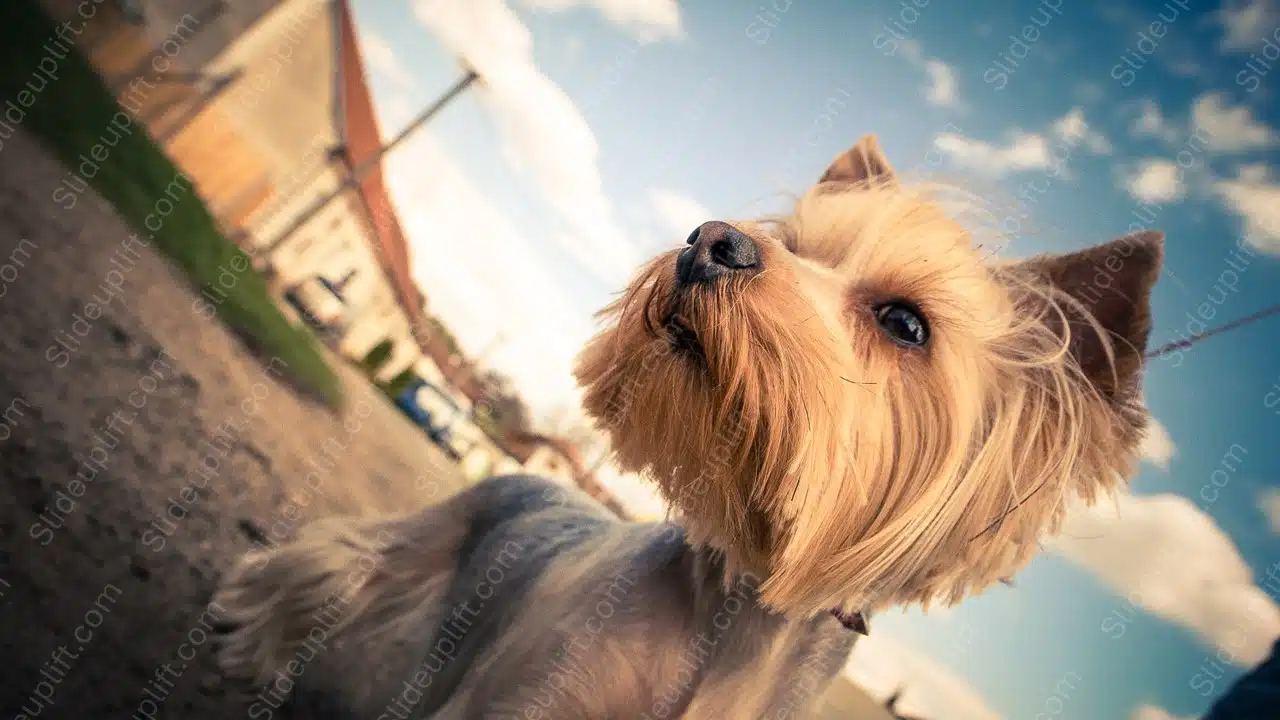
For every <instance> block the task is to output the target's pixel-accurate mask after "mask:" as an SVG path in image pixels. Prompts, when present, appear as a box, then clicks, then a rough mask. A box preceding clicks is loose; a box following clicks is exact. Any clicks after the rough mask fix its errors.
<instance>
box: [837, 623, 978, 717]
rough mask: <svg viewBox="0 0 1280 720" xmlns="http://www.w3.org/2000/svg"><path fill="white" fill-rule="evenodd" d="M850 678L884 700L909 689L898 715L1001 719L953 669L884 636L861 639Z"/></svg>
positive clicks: (848, 670) (847, 670)
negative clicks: (899, 691) (896, 691)
mask: <svg viewBox="0 0 1280 720" xmlns="http://www.w3.org/2000/svg"><path fill="white" fill-rule="evenodd" d="M845 674H846V675H848V676H849V677H850V678H852V679H853V681H854V682H856V683H858V684H859V685H861V686H862V687H863V688H864V689H866V691H867V692H868V693H870V694H871V695H873V696H875V697H877V698H879V699H881V700H884V699H885V698H887V697H888V696H889V695H890V694H891V693H893V692H894V691H895V690H898V689H903V693H902V698H901V701H900V702H899V703H898V711H899V712H901V713H902V714H904V715H918V716H923V717H929V718H938V717H945V718H948V719H949V720H996V719H997V718H999V717H1000V715H999V714H998V713H997V712H996V711H995V710H993V709H992V708H991V706H990V705H988V704H987V701H986V699H984V698H983V697H982V695H981V693H979V692H978V691H977V690H976V689H975V688H974V687H973V686H972V685H970V684H969V683H968V682H967V681H966V680H964V679H963V678H962V677H960V675H959V674H957V673H956V672H955V671H954V670H952V669H951V668H949V667H947V666H945V665H943V664H941V663H939V662H938V661H936V660H933V659H932V658H929V657H928V656H926V655H924V654H923V653H920V652H918V651H916V650H914V649H912V648H910V647H907V646H906V645H904V644H902V643H900V642H895V641H894V640H893V639H892V638H890V637H888V636H887V635H886V634H884V633H872V634H870V635H867V636H866V637H860V638H858V642H857V643H856V644H855V645H854V646H853V655H852V657H850V658H849V662H848V664H847V665H845Z"/></svg>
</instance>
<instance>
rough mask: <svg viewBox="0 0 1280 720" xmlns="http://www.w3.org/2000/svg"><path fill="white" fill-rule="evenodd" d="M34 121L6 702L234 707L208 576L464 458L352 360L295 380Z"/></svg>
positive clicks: (394, 495)
mask: <svg viewBox="0 0 1280 720" xmlns="http://www.w3.org/2000/svg"><path fill="white" fill-rule="evenodd" d="M62 175H63V169H62V167H61V166H60V165H59V164H58V163H57V161H56V160H54V159H53V157H52V155H51V154H50V153H48V152H47V151H46V150H45V149H44V148H42V147H40V146H39V145H38V144H37V143H36V142H35V141H34V140H32V139H31V138H30V137H29V136H25V135H21V134H19V135H17V136H15V137H13V138H10V139H7V140H5V141H4V146H3V152H0V474H2V475H3V480H2V482H3V486H4V487H5V488H6V490H7V491H6V492H3V493H0V657H2V658H3V659H2V660H0V662H3V667H4V670H3V672H0V712H3V713H4V715H3V717H4V718H22V717H28V718H36V717H41V718H74V719H77V720H79V719H86V720H87V719H91V718H94V719H96V718H131V717H138V718H192V719H195V718H226V717H238V716H240V715H241V714H242V713H243V712H244V711H243V708H241V707H240V706H239V705H236V704H234V703H233V702H231V701H230V700H228V699H226V698H224V697H221V696H220V695H219V694H218V693H217V692H216V691H208V690H201V684H202V681H203V680H204V679H205V676H206V675H207V673H208V671H209V669H210V667H211V664H210V649H211V648H210V644H209V643H208V641H207V637H208V636H207V634H206V629H207V627H208V625H209V623H210V619H209V618H208V617H207V616H206V617H202V612H203V611H204V608H205V603H206V602H207V600H208V597H209V595H210V592H211V590H212V587H213V583H214V581H215V579H216V578H217V576H218V573H219V572H221V571H222V570H223V569H224V568H225V567H226V566H227V565H228V563H229V562H230V561H231V560H232V559H233V558H234V557H235V556H236V555H237V554H239V553H241V552H243V551H244V550H246V549H249V548H250V547H252V545H253V543H254V542H260V543H261V542H272V541H273V540H274V539H278V538H283V537H285V536H287V535H289V534H290V533H292V531H293V530H294V529H295V528H297V527H298V526H299V525H300V524H302V523H303V522H305V521H307V520H308V519H311V518H315V517H319V516H322V515H325V514H332V513H335V512H343V513H348V512H350V513H363V512H377V511H385V510H391V509H404V508H409V507H413V506H418V505H424V504H427V503H429V502H432V501H436V500H439V499H442V498H443V497H444V496H445V495H447V494H448V493H449V492H450V491H451V490H453V489H455V488H456V487H458V486H459V485H460V483H461V479H460V476H459V474H458V473H457V471H456V469H455V468H454V467H453V466H452V465H451V464H450V463H449V462H448V461H447V460H445V459H444V457H443V456H442V455H441V454H440V453H439V452H438V451H437V450H436V448H434V447H433V446H432V445H431V444H430V443H429V442H428V441H427V440H426V438H425V436H423V435H422V434H421V433H420V432H418V431H417V430H416V429H415V428H414V427H413V426H412V425H410V424H409V423H408V422H407V421H405V420H404V419H403V418H402V417H401V416H400V415H399V413H397V412H396V410H395V409H394V408H393V407H392V406H391V405H390V404H389V403H388V402H387V401H386V400H385V399H383V398H382V397H381V396H380V395H378V394H376V393H375V392H373V391H372V389H371V388H370V387H369V386H368V385H367V384H366V383H364V382H363V380H361V379H360V378H359V377H357V376H356V375H355V374H354V373H353V372H351V371H350V370H349V369H347V368H346V367H345V366H343V367H340V368H338V369H339V371H340V372H341V373H343V380H344V385H345V386H346V396H347V399H348V402H347V404H346V408H345V409H344V411H343V413H342V416H341V417H339V416H337V415H335V414H334V413H331V412H330V411H328V410H326V409H324V408H322V407H319V406H317V405H314V404H311V403H310V402H308V401H306V400H304V399H301V398H299V397H298V396H297V395H296V394H295V393H294V392H292V391H291V389H290V388H289V387H288V386H287V385H284V384H282V383H281V382H280V381H279V379H278V370H279V364H278V363H277V364H275V365H272V364H271V363H267V362H263V361H259V360H257V359H255V358H254V357H253V356H251V355H250V354H249V353H248V352H247V350H246V349H245V348H244V346H243V345H242V344H241V343H240V342H239V341H238V340H237V339H236V337H235V336H234V335H232V334H231V333H230V332H228V331H227V330H226V329H225V328H224V327H222V326H221V325H220V324H218V323H217V322H216V321H214V320H211V319H209V318H208V317H205V316H204V315H205V314H204V313H202V312H200V308H201V307H202V306H199V305H197V304H196V300H197V297H198V296H197V295H196V293H194V292H193V291H192V289H191V288H190V286H188V285H187V284H186V283H185V282H184V280H183V278H182V277H181V276H180V275H179V274H178V273H177V272H176V271H175V270H173V269H172V268H171V267H170V266H169V265H168V264H166V262H165V261H164V260H163V259H162V258H160V257H158V256H156V255H155V254H154V253H153V252H152V251H151V250H149V249H147V248H146V247H143V246H142V245H140V244H138V243H135V242H132V241H131V240H130V239H129V237H130V232H131V231H130V229H129V228H128V227H127V226H126V225H125V224H124V223H123V221H122V220H120V218H118V217H117V216H116V215H115V214H114V213H113V211H112V210H111V209H110V207H109V206H105V205H104V204H103V203H101V201H100V200H98V199H97V198H96V196H93V195H92V193H89V194H86V195H85V196H84V197H82V198H81V201H80V202H78V203H77V204H76V206H75V207H74V208H73V209H71V210H63V209H62V208H61V207H60V206H59V205H58V204H57V203H55V202H54V201H53V200H52V198H51V193H52V191H53V189H54V188H55V187H56V186H57V185H58V183H59V182H60V179H61V177H62Z"/></svg>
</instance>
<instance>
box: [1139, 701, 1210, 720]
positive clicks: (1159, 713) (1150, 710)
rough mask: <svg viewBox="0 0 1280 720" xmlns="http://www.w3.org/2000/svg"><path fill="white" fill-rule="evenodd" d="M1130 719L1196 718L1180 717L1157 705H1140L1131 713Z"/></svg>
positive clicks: (1167, 719) (1186, 719) (1182, 719)
mask: <svg viewBox="0 0 1280 720" xmlns="http://www.w3.org/2000/svg"><path fill="white" fill-rule="evenodd" d="M1129 720H1194V718H1189V717H1178V716H1176V715H1174V714H1172V713H1170V712H1169V711H1168V710H1165V709H1164V708H1161V707H1156V706H1155V705H1139V706H1138V707H1136V708H1134V710H1133V713H1132V714H1130V715H1129Z"/></svg>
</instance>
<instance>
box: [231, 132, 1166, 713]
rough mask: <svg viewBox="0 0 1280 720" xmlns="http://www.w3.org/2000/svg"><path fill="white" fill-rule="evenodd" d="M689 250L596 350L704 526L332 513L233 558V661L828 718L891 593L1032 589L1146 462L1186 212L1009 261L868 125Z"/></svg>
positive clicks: (626, 300)
mask: <svg viewBox="0 0 1280 720" xmlns="http://www.w3.org/2000/svg"><path fill="white" fill-rule="evenodd" d="M687 242H688V247H686V248H683V249H680V250H673V251H671V252H668V253H664V254H663V255H661V256H659V257H658V258H656V259H655V260H654V261H653V262H651V263H650V264H649V265H648V266H646V267H645V268H643V269H642V270H641V272H640V273H639V274H638V275H637V277H636V279H635V280H634V281H633V282H632V284H631V286H630V287H629V288H628V289H627V291H626V293H625V294H624V296H623V297H622V298H621V299H620V300H619V301H618V302H616V303H614V304H613V305H611V306H610V307H609V308H606V310H605V311H604V312H603V317H604V318H606V319H607V320H609V321H610V325H609V326H608V327H607V328H606V329H605V330H604V331H603V332H601V333H600V334H599V335H598V336H597V337H596V338H595V339H593V340H592V341H591V343H590V344H588V346H587V348H586V349H585V350H584V352H583V353H582V355H581V356H580V358H579V361H578V365H577V368H576V373H577V377H578V380H579V382H580V383H581V385H582V386H583V388H584V390H585V393H584V396H583V405H584V408H585V409H586V411H587V412H588V414H590V415H591V416H592V417H593V418H594V419H595V421H596V423H597V425H598V426H599V427H600V428H601V429H602V430H604V431H605V432H606V433H607V434H608V435H609V438H610V440H611V442H612V448H613V452H614V457H615V459H616V460H617V463H618V465H619V467H620V468H621V469H622V470H624V471H630V472H637V473H644V474H646V475H647V476H648V477H650V478H651V479H652V480H654V481H655V483H656V484H657V486H658V487H659V489H660V490H661V491H662V493H663V494H664V495H665V496H666V498H667V500H668V501H669V502H670V503H671V505H672V507H673V510H674V511H675V513H676V516H677V518H678V522H679V526H678V527H677V526H674V525H639V524H627V523H620V522H618V521H617V520H615V519H613V518H611V517H610V516H609V514H608V513H607V511H605V510H604V509H603V508H602V507H601V506H599V505H598V504H596V503H595V502H593V501H591V500H590V499H588V498H586V497H585V496H582V495H578V494H575V493H566V492H565V491H562V490H560V489H559V488H557V487H556V486H553V485H550V484H548V483H546V482H542V481H537V480H534V479H530V478H505V479H495V480H490V481H487V482H485V483H482V484H480V485H479V486H477V487H475V488H473V489H471V490H467V491H465V492H463V493H461V494H460V495H458V496H456V497H455V498H453V499H451V500H449V501H448V502H446V503H444V504H442V505H439V506H436V507H433V508H429V509H427V510H425V511H422V512H420V513H416V514H413V515H409V516H405V517H399V518H389V519H373V520H332V521H325V522H321V523H318V524H316V525H315V526H312V527H308V528H304V531H303V533H302V534H301V536H300V537H299V538H298V540H297V541H296V542H294V543H292V544H289V545H285V546H283V547H280V548H277V549H275V550H272V551H271V552H268V553H261V554H252V555H250V556H248V557H246V558H244V559H243V560H242V561H241V562H240V563H239V564H238V565H237V566H236V567H235V568H234V569H233V570H232V571H231V572H230V573H229V574H228V576H227V578H226V579H225V581H224V584H223V587H222V589H221V590H220V592H219V593H218V595H217V596H216V597H215V601H216V603H217V605H218V606H219V607H220V608H222V609H223V611H224V612H225V613H226V619H227V621H228V624H229V632H228V633H227V634H226V637H225V644H224V646H223V648H222V649H221V651H220V654H219V663H220V665H221V667H222V668H223V670H224V672H226V673H227V674H228V675H230V676H233V677H241V678H244V679H246V680H249V681H251V682H254V683H256V684H258V685H264V684H268V685H270V684H274V686H275V689H276V690H277V691H278V692H277V693H276V695H278V696H280V697H283V695H286V694H292V696H293V698H294V701H295V703H297V704H299V705H306V706H308V707H307V709H305V710H304V711H303V712H302V715H303V716H304V717H339V718H352V719H356V720H363V719H364V718H370V719H373V718H378V719H379V720H380V719H381V718H402V717H408V716H413V717H432V718H439V719H441V720H463V719H470V718H490V717H493V718H529V719H530V720H533V719H535V718H555V719H557V720H560V719H563V720H598V719H601V718H628V719H631V718H645V717H652V718H666V717H686V718H692V719H694V720H703V719H708V720H709V719H712V718H714V719H716V720H720V719H722V718H723V719H726V720H730V719H731V720H737V719H738V718H742V719H744V720H748V719H750V720H754V719H755V718H775V717H791V716H793V715H794V716H796V717H803V716H804V714H805V713H806V712H807V711H808V709H809V707H810V703H811V701H812V700H813V699H815V698H816V697H817V696H818V695H819V694H820V693H821V691H822V689H823V688H824V687H825V686H826V684H827V681H828V680H829V679H830V678H831V677H832V676H833V675H834V673H836V672H837V671H838V670H839V668H840V667H841V665H842V663H843V660H844V658H845V656H846V655H847V654H848V651H849V648H850V646H851V645H852V638H853V635H852V634H851V633H849V631H848V630H847V629H846V628H860V627H862V619H863V616H864V614H866V613H872V612H876V611H879V610H881V609H884V608H888V607H894V606H902V605H912V604H917V605H922V606H925V607H927V606H928V605H929V604H930V603H943V604H953V603H955V602H958V601H959V600H960V599H962V598H964V597H966V596H968V595H971V594H973V593H976V592H980V591H981V590H983V589H984V588H986V587H988V586H989V585H991V584H993V583H995V582H997V581H999V580H1004V579H1007V578H1008V577H1009V576H1011V575H1012V574H1013V573H1014V572H1016V571H1017V570H1018V569H1020V568H1021V567H1023V566H1025V565H1026V563H1028V562H1029V561H1030V560H1031V558H1032V556H1033V555H1034V553H1035V550H1036V548H1037V546H1038V543H1039V540H1040V538H1041V537H1042V536H1043V535H1044V534H1046V533H1051V532H1053V531H1054V530H1055V529H1056V528H1057V526H1058V524H1059V523H1060V521H1061V518H1062V515H1063V512H1064V509H1065V507H1066V505H1067V503H1068V502H1069V501H1071V500H1072V499H1074V498H1082V499H1083V500H1084V501H1086V502H1093V501H1096V500H1097V499H1098V498H1099V497H1101V496H1103V495H1105V494H1106V493H1108V492H1111V491H1114V490H1115V489H1116V488H1118V487H1119V486H1120V484H1121V483H1122V482H1123V481H1124V479H1125V478H1126V477H1127V476H1129V475H1130V474H1131V473H1132V471H1133V468H1134V466H1135V464H1136V461H1137V448H1138V444H1139V441H1140V440H1141V437H1142V434H1143V432H1144V428H1145V424H1146V420H1147V413H1146V410H1145V408H1144V407H1143V404H1142V399H1141V392H1140V388H1141V368H1142V362H1143V351H1144V350H1145V347H1146V342H1147V336H1148V334H1149V331H1150V325H1151V318H1150V306H1149V296H1150V293H1151V289H1152V286H1153V284H1154V283H1155V280H1156V277H1157V275H1158V272H1159V267H1160V264H1161V261H1162V257H1163V255H1162V253H1163V244H1162V242H1163V240H1162V236H1160V235H1159V233H1154V232H1148V231H1142V232H1137V233H1134V234H1132V235H1129V236H1126V237H1124V238H1121V239H1119V240H1116V241H1113V242H1111V243H1107V244H1104V245H1099V246H1096V247H1094V248H1091V249H1088V250H1084V251H1081V252H1076V253H1071V254H1067V255H1058V256H1041V257H1035V258H1030V259H1027V260H1023V261H1019V262H1014V263H993V262H989V261H988V258H987V257H986V253H984V252H983V251H982V250H981V249H980V247H979V246H978V245H977V243H975V242H974V240H973V238H972V237H971V235H970V233H969V231H967V230H966V229H965V228H964V227H962V226H961V225H960V224H959V223H958V222H957V221H956V220H955V219H954V218H951V217H950V216H949V215H948V214H947V213H946V212H944V211H943V209H942V206H941V204H940V203H939V202H937V201H936V200H935V199H934V198H933V197H931V196H930V194H929V192H927V191H921V190H919V189H912V188H906V187H903V186H902V185H901V184H900V182H899V180H898V178H897V176H896V174H895V173H894V172H893V170H892V167H891V166H890V165H889V163H888V161H887V160H886V159H885V158H884V156H883V154H882V153H881V151H880V148H879V145H878V143H877V142H876V141H875V139H874V138H870V137H869V138H864V139H863V140H862V141H860V142H859V143H858V144H857V145H855V146H854V147H853V148H852V149H851V150H850V151H848V152H847V153H844V154H843V155H841V156H840V157H838V158H837V159H836V161H835V162H833V163H832V164H831V166H830V167H829V168H828V170H827V172H826V173H825V174H824V175H823V176H822V179H821V180H820V181H819V183H818V184H817V185H815V186H814V187H813V188H811V189H810V190H809V192H807V193H806V194H805V195H804V196H803V197H801V198H800V199H799V201H798V202H797V204H796V208H795V210H794V211H793V212H792V213H791V214H789V215H787V216H785V217H780V218H772V219H768V220H764V221H758V222H741V223H734V224H729V223H724V222H708V223H705V224H703V225H702V226H700V227H699V228H698V229H696V230H695V231H694V233H693V234H692V235H690V236H689V238H688V241H687ZM1103 279H1105V280H1106V282H1105V283H1103V282H1102V280H1103ZM833 615H834V616H835V617H833ZM304 650H306V653H305V654H304V652H303V651H304ZM321 650H324V652H321ZM313 668H314V669H313ZM295 686H296V687H295ZM276 702H277V704H278V702H279V701H278V700H277V701H276ZM407 705H413V709H412V713H413V714H411V712H410V711H409V710H407V709H405V708H404V706H407ZM324 708H328V710H325V709H324ZM250 714H251V717H259V716H254V715H253V712H252V709H251V712H250Z"/></svg>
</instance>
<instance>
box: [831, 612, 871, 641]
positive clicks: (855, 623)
mask: <svg viewBox="0 0 1280 720" xmlns="http://www.w3.org/2000/svg"><path fill="white" fill-rule="evenodd" d="M831 614H832V616H834V617H835V619H837V620H839V621H840V624H841V625H843V626H844V629H845V630H852V631H854V632H856V633H858V634H859V635H866V634H868V633H870V632H871V627H870V626H869V625H867V618H866V616H865V615H863V614H862V613H860V612H853V613H847V612H845V611H843V610H841V609H840V608H831Z"/></svg>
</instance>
